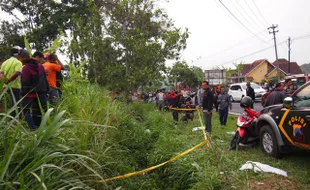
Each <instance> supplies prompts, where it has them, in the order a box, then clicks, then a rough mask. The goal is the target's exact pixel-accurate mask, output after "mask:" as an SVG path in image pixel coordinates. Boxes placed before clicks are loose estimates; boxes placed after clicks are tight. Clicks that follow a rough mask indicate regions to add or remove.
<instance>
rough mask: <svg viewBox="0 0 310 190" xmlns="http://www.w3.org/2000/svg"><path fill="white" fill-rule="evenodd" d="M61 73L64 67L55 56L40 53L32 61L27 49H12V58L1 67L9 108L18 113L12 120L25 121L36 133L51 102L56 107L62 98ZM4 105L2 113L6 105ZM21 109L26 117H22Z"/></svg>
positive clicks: (0, 77)
mask: <svg viewBox="0 0 310 190" xmlns="http://www.w3.org/2000/svg"><path fill="white" fill-rule="evenodd" d="M62 69H64V66H63V64H62V62H61V61H60V60H59V58H58V57H57V55H56V54H54V53H51V54H45V55H44V54H43V53H42V52H39V51H37V52H35V53H34V54H33V55H32V57H31V56H30V53H29V52H28V51H27V50H26V49H23V48H20V47H17V46H15V47H13V49H12V50H11V57H10V58H9V59H7V60H5V61H4V62H3V63H1V69H0V80H1V81H3V82H4V89H3V90H4V92H7V93H9V94H10V101H11V105H10V106H11V108H14V110H15V111H13V112H12V116H18V117H22V116H23V117H25V119H26V121H27V123H28V125H29V127H30V128H31V129H32V130H35V129H37V128H38V127H39V126H40V124H41V120H42V113H44V112H46V109H47V104H48V102H49V103H50V105H52V106H56V103H57V99H58V98H59V97H60V95H61V83H60V81H59V80H57V75H58V76H59V75H60V76H61V74H60V71H61V70H62ZM58 79H61V77H58ZM19 102H21V103H19ZM1 105H2V108H1V109H3V102H2V104H1ZM20 108H21V109H22V113H23V114H19V110H20Z"/></svg>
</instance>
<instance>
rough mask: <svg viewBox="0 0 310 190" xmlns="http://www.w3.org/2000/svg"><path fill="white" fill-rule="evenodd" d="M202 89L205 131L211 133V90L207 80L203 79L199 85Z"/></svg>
mask: <svg viewBox="0 0 310 190" xmlns="http://www.w3.org/2000/svg"><path fill="white" fill-rule="evenodd" d="M201 87H202V89H203V90H204V94H203V99H202V109H203V117H204V121H205V126H206V131H207V132H209V133H211V131H212V121H211V119H212V109H213V96H214V95H213V92H212V91H211V90H210V88H209V83H208V81H203V82H202V85H201Z"/></svg>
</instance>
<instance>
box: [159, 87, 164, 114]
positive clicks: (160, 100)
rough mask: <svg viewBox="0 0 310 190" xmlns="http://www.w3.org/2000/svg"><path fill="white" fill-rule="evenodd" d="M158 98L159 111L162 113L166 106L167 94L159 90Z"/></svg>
mask: <svg viewBox="0 0 310 190" xmlns="http://www.w3.org/2000/svg"><path fill="white" fill-rule="evenodd" d="M157 97H158V109H159V110H160V111H161V110H162V108H163V107H164V106H165V94H164V93H163V91H162V90H159V93H158V94H157Z"/></svg>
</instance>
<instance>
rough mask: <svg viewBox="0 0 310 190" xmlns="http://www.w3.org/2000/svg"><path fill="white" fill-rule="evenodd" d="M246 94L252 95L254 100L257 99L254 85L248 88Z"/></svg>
mask: <svg viewBox="0 0 310 190" xmlns="http://www.w3.org/2000/svg"><path fill="white" fill-rule="evenodd" d="M246 95H247V96H249V97H251V98H252V100H255V92H254V89H253V88H252V87H247V88H246Z"/></svg>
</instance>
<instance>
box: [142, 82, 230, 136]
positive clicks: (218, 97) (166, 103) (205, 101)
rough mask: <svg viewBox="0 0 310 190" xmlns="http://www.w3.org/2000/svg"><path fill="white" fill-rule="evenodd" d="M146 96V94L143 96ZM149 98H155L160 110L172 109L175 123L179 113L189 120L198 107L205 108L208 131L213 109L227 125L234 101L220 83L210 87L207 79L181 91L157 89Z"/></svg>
mask: <svg viewBox="0 0 310 190" xmlns="http://www.w3.org/2000/svg"><path fill="white" fill-rule="evenodd" d="M143 97H144V96H143ZM148 97H149V98H151V99H154V101H155V104H156V107H157V108H158V110H160V111H161V110H166V111H167V110H170V111H171V112H172V117H173V120H174V121H175V123H177V122H178V121H179V114H183V116H182V117H181V121H184V122H187V121H192V120H193V119H194V112H195V111H196V110H197V108H202V109H203V110H204V118H205V122H206V123H207V126H208V127H207V131H210V132H211V128H212V127H211V116H212V110H213V109H215V111H216V112H218V114H219V118H220V123H221V125H223V126H225V125H226V123H227V117H228V112H229V109H230V110H231V109H232V102H231V98H230V96H229V95H228V94H227V92H226V89H225V88H224V87H221V86H220V85H216V86H213V87H212V88H211V87H210V88H209V84H208V82H207V81H204V82H203V83H202V85H199V86H197V88H195V89H194V90H189V89H187V88H182V89H181V90H179V91H176V90H175V89H170V90H169V91H166V90H165V89H162V90H157V91H156V93H154V95H153V94H151V93H149V96H148Z"/></svg>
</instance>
